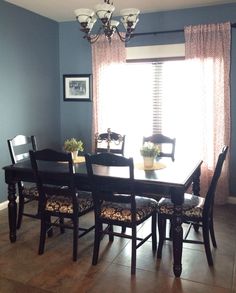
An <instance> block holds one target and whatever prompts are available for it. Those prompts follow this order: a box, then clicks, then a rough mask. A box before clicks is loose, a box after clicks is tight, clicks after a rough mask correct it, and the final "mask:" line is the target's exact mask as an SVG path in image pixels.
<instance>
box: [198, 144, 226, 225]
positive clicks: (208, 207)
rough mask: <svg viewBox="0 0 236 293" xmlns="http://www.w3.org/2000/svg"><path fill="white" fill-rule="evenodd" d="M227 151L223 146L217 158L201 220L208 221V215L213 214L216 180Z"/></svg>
mask: <svg viewBox="0 0 236 293" xmlns="http://www.w3.org/2000/svg"><path fill="white" fill-rule="evenodd" d="M228 149H229V147H228V146H224V147H223V148H222V151H221V153H220V154H219V156H218V159H217V163H216V167H215V171H214V174H213V176H212V179H211V183H210V186H209V189H208V191H207V194H206V197H205V203H204V208H203V218H205V219H206V220H207V219H208V217H209V214H210V215H211V214H212V212H213V206H214V199H215V191H216V187H217V183H218V180H219V178H220V175H221V171H222V167H223V164H224V161H225V158H226V155H227V152H228Z"/></svg>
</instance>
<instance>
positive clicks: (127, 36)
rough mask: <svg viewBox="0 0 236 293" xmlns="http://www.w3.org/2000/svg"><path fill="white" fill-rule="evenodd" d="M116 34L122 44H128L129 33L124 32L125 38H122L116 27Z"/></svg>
mask: <svg viewBox="0 0 236 293" xmlns="http://www.w3.org/2000/svg"><path fill="white" fill-rule="evenodd" d="M116 32H117V34H118V36H119V38H120V40H121V41H122V42H128V41H129V40H130V39H131V33H128V32H125V37H123V36H122V34H121V33H120V32H119V30H118V28H117V27H116Z"/></svg>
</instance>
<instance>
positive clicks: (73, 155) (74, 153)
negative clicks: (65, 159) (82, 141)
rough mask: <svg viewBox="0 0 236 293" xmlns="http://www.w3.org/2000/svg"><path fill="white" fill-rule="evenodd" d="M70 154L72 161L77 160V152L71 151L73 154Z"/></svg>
mask: <svg viewBox="0 0 236 293" xmlns="http://www.w3.org/2000/svg"><path fill="white" fill-rule="evenodd" d="M71 154H72V159H73V160H76V159H77V155H78V151H73V152H71Z"/></svg>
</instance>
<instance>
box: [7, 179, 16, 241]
mask: <svg viewBox="0 0 236 293" xmlns="http://www.w3.org/2000/svg"><path fill="white" fill-rule="evenodd" d="M8 200H9V203H8V222H9V230H10V235H9V237H10V241H11V242H16V217H17V204H16V185H15V184H8Z"/></svg>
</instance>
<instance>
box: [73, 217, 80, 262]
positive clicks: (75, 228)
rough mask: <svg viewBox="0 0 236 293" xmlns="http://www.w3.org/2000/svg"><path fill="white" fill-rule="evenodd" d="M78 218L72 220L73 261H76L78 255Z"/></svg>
mask: <svg viewBox="0 0 236 293" xmlns="http://www.w3.org/2000/svg"><path fill="white" fill-rule="evenodd" d="M78 232H79V223H78V218H76V219H73V261H77V255H78V236H79V233H78Z"/></svg>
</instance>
